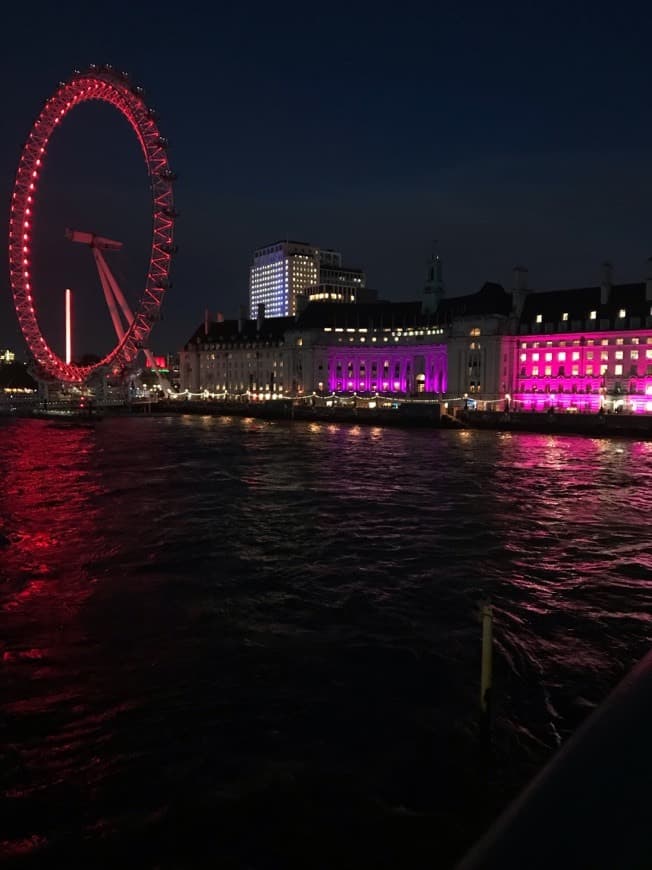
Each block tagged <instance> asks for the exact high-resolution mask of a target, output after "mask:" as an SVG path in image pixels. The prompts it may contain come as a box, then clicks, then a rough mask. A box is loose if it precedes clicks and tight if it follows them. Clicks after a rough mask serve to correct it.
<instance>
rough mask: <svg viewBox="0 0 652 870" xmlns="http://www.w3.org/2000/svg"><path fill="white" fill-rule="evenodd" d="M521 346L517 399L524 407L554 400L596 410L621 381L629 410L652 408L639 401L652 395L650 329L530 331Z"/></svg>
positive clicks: (546, 404) (563, 405) (537, 406)
mask: <svg viewBox="0 0 652 870" xmlns="http://www.w3.org/2000/svg"><path fill="white" fill-rule="evenodd" d="M640 345H650V346H648V347H645V348H644V349H641V347H640ZM518 347H519V350H518V355H517V364H516V372H515V376H516V385H517V386H516V388H515V389H514V393H513V398H514V399H515V400H516V401H517V402H518V404H519V405H520V406H521V407H522V408H524V409H530V410H543V409H545V407H549V406H550V404H554V405H555V406H557V407H560V408H561V409H564V408H567V407H575V408H577V409H579V410H587V411H597V410H599V408H600V407H601V405H602V402H603V400H604V394H605V393H606V392H608V391H609V389H610V388H613V387H614V386H615V385H616V383H618V384H619V386H620V389H621V390H622V393H623V396H627V397H628V403H629V408H630V410H632V411H633V412H635V413H640V412H644V411H645V412H648V413H649V412H650V411H652V403H650V402H643V401H641V400H640V397H641V396H643V395H645V396H652V332H650V331H646V330H638V331H637V334H636V335H626V334H625V335H620V336H619V335H614V333H613V332H609V333H582V334H569V333H562V334H551V333H547V334H545V335H528V336H520V337H519V345H518ZM596 347H598V348H600V349H599V350H597V349H596ZM549 348H550V349H549ZM559 348H562V349H561V350H560V349H559ZM643 350H644V352H643ZM542 360H543V361H544V362H546V364H545V365H541V361H542ZM569 360H570V363H569ZM587 391H588V392H587ZM632 396H634V398H631V397H632ZM636 397H638V399H637V398H636ZM648 405H649V407H648Z"/></svg>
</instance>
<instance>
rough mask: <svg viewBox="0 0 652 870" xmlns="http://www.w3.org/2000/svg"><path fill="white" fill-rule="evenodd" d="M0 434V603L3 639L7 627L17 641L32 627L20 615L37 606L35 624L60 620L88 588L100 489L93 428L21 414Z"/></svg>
mask: <svg viewBox="0 0 652 870" xmlns="http://www.w3.org/2000/svg"><path fill="white" fill-rule="evenodd" d="M1 434H2V445H1V446H2V451H1V452H2V460H1V461H0V473H1V475H2V487H1V488H0V533H1V534H2V536H3V540H4V541H5V546H4V548H3V551H2V556H3V559H2V568H1V569H0V575H1V576H2V579H3V581H4V583H3V589H2V595H1V597H0V608H1V609H2V611H4V612H5V614H13V615H14V620H13V621H12V623H10V624H9V626H8V628H9V631H8V632H6V633H5V641H6V642H7V643H9V638H10V637H11V636H12V635H13V633H14V632H13V631H12V628H13V629H15V636H16V640H17V643H19V644H20V645H21V646H22V645H23V644H25V643H26V642H29V637H30V633H32V632H33V631H34V629H35V626H34V625H30V631H25V630H21V626H20V622H21V616H20V614H22V619H25V620H29V621H30V623H31V621H32V620H33V619H34V618H36V613H37V612H38V614H39V615H38V620H39V624H40V627H43V625H45V624H52V622H53V621H54V620H55V619H56V620H58V621H59V622H61V620H62V619H63V618H65V617H69V616H70V613H71V612H72V611H74V610H75V609H76V608H77V607H78V606H79V604H81V602H82V601H83V600H84V599H85V598H86V596H87V595H88V593H89V591H90V588H91V586H92V579H93V578H92V577H90V576H89V573H88V570H87V569H86V567H85V565H86V564H87V563H88V555H89V552H88V551H89V550H92V546H93V540H94V539H97V537H98V535H97V530H98V528H99V526H98V513H99V504H98V500H99V496H100V495H101V492H102V490H101V487H100V485H99V482H98V475H97V471H96V468H95V467H94V461H93V460H94V458H95V449H96V442H95V438H96V433H95V431H94V430H92V429H88V428H58V427H56V426H54V425H52V424H50V423H48V422H45V421H27V420H25V421H15V422H14V423H13V424H12V426H11V427H9V428H6V429H4V430H3V431H2V433H1ZM24 628H25V626H23V629H24ZM19 638H20V640H19ZM7 651H8V652H9V653H10V656H9V660H10V661H13V660H14V659H13V658H12V655H11V652H12V651H11V649H9V650H5V652H7ZM23 652H24V651H21V653H20V654H21V655H22V654H23ZM6 660H7V659H5V661H6Z"/></svg>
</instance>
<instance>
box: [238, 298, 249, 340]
mask: <svg viewBox="0 0 652 870" xmlns="http://www.w3.org/2000/svg"><path fill="white" fill-rule="evenodd" d="M247 313H248V312H247V306H246V305H241V306H240V316H239V317H238V335H242V333H243V332H244V324H245V320H247V319H248V318H247Z"/></svg>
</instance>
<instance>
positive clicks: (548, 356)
mask: <svg viewBox="0 0 652 870" xmlns="http://www.w3.org/2000/svg"><path fill="white" fill-rule="evenodd" d="M610 353H611V354H612V355H613V358H614V359H624V358H625V352H624V351H622V350H612V351H608V350H601V351H600V359H603V360H605V359H606V360H608V359H609V355H610ZM628 353H629V358H630V359H638V358H639V351H638V349H636V348H632V349H631V350H629V351H628ZM540 356H541V354H540V353H539V352H538V351H534V352H533V351H530V352H529V353H521V355H520V359H521V362H526V361H528V360H531V361H532V362H538V361H539V358H540ZM581 356H582V354H581V352H580V351H579V350H574V351H572V352H571V353H570V358H571V359H572V360H578V359H581ZM593 356H594V351H592V350H587V351H584V358H585V359H593ZM543 357H544V359H545V361H546V362H550V361H551V360H552V359H553V353H552V351H547V352H546V353H544V354H543ZM645 359H652V348H647V349H646V351H645ZM565 360H566V351H565V350H560V351H558V352H557V361H558V362H565Z"/></svg>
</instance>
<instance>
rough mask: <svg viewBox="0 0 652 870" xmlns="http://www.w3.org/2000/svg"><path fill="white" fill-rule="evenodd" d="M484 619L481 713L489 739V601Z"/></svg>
mask: <svg viewBox="0 0 652 870" xmlns="http://www.w3.org/2000/svg"><path fill="white" fill-rule="evenodd" d="M480 615H481V618H482V663H481V668H480V712H481V714H482V727H483V731H484V733H485V736H486V737H487V738H488V737H489V736H490V731H491V683H492V676H493V609H492V606H491V604H490V602H489V601H483V602H482V603H481V605H480Z"/></svg>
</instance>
